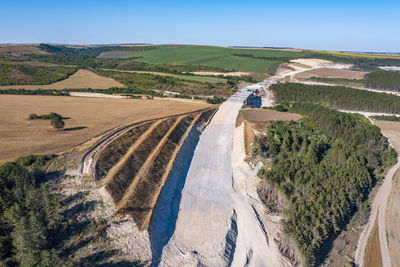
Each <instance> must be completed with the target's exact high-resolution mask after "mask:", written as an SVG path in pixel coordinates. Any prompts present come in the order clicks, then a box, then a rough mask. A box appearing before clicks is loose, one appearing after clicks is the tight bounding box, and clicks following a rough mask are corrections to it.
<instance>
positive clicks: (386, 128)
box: [374, 120, 400, 153]
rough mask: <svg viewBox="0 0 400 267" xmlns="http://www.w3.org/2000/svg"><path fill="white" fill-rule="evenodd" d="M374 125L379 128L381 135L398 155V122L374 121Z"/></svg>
mask: <svg viewBox="0 0 400 267" xmlns="http://www.w3.org/2000/svg"><path fill="white" fill-rule="evenodd" d="M374 123H375V124H376V125H377V126H378V127H379V128H381V131H382V133H383V134H384V135H385V136H387V137H388V138H389V140H390V142H391V143H392V145H393V146H394V148H395V149H396V151H397V152H399V153H400V122H398V121H380V120H375V121H374Z"/></svg>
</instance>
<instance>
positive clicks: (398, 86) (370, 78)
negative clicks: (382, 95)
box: [364, 70, 400, 91]
mask: <svg viewBox="0 0 400 267" xmlns="http://www.w3.org/2000/svg"><path fill="white" fill-rule="evenodd" d="M364 79H365V85H366V86H367V87H368V88H374V89H387V90H393V91H400V71H387V70H374V71H371V72H370V73H368V74H366V75H365V78H364Z"/></svg>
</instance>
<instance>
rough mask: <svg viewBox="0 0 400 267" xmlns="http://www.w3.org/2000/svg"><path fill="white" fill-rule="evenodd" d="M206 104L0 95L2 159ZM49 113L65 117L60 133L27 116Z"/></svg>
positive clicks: (51, 149) (56, 148)
mask: <svg viewBox="0 0 400 267" xmlns="http://www.w3.org/2000/svg"><path fill="white" fill-rule="evenodd" d="M208 106H209V105H207V104H197V103H196V104H195V103H190V102H177V101H172V100H138V99H104V98H80V97H62V96H60V97H59V96H25V95H24V96H22V95H2V96H1V97H0V113H1V114H2V116H1V118H0V151H1V153H0V162H4V161H7V160H12V159H14V158H16V157H19V156H23V155H29V154H50V153H60V152H62V151H65V150H68V149H71V148H73V147H75V146H76V145H78V144H81V143H83V142H85V141H87V140H89V139H91V138H93V137H95V136H97V135H99V134H101V133H103V132H105V131H107V130H109V129H111V128H114V127H117V126H119V125H123V124H126V123H131V122H135V121H139V120H144V119H151V118H158V117H163V116H168V115H173V114H178V113H183V112H188V111H193V110H197V109H201V108H205V107H208ZM49 112H57V113H59V114H61V115H62V116H64V117H69V119H66V120H65V130H64V131H59V132H57V131H56V130H54V129H53V128H52V127H51V126H50V123H49V121H47V120H28V119H27V118H28V116H29V114H30V113H37V114H48V113H49Z"/></svg>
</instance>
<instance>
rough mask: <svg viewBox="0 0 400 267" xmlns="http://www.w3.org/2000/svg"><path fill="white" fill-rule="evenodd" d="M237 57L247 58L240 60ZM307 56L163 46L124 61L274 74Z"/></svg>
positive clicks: (259, 51)
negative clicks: (280, 68)
mask: <svg viewBox="0 0 400 267" xmlns="http://www.w3.org/2000/svg"><path fill="white" fill-rule="evenodd" d="M237 54H242V55H246V56H237ZM308 54H309V53H308V52H295V51H283V50H268V49H240V48H227V47H215V46H176V47H174V48H171V46H169V47H163V46H161V47H160V48H158V49H153V50H148V51H142V52H137V53H133V54H131V55H126V56H123V57H122V58H134V59H135V60H137V61H142V62H146V63H163V64H171V63H173V64H193V65H203V66H210V67H216V68H222V69H225V70H227V71H231V70H235V71H245V72H258V73H275V71H276V69H277V68H278V66H279V64H281V63H284V62H288V61H289V60H290V59H293V58H299V57H304V56H306V55H308Z"/></svg>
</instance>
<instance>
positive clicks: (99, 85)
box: [0, 70, 125, 90]
mask: <svg viewBox="0 0 400 267" xmlns="http://www.w3.org/2000/svg"><path fill="white" fill-rule="evenodd" d="M111 87H125V86H124V85H123V84H121V83H119V82H117V81H115V80H114V79H112V78H108V77H103V76H100V75H98V74H96V73H94V72H92V71H89V70H78V71H77V72H75V73H74V74H72V75H71V76H69V77H68V78H67V79H65V80H62V81H59V82H55V83H52V84H47V85H4V86H0V88H3V89H7V88H13V89H19V88H24V89H30V90H36V89H56V90H60V89H68V88H70V89H74V88H77V89H82V88H93V89H108V88H111Z"/></svg>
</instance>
